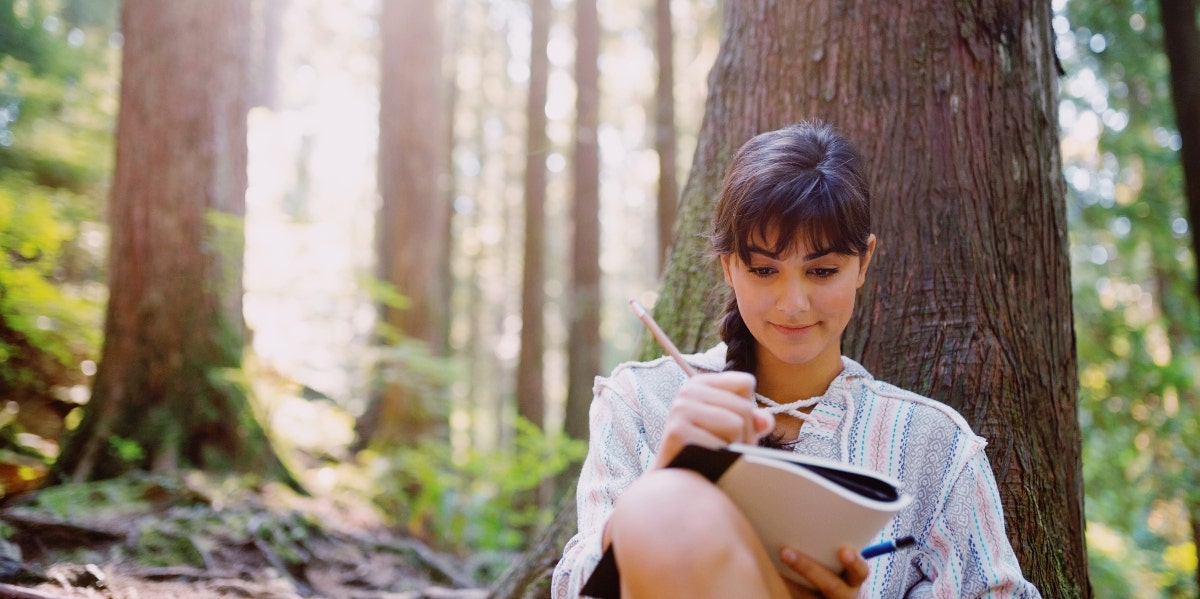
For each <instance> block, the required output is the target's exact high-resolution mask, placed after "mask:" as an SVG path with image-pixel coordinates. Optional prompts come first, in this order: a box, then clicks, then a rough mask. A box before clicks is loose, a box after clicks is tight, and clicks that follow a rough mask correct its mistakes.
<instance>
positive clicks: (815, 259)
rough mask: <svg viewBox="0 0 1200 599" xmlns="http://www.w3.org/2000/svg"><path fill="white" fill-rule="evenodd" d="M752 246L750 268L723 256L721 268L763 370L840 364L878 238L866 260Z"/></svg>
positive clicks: (801, 248)
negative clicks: (857, 296) (846, 332)
mask: <svg viewBox="0 0 1200 599" xmlns="http://www.w3.org/2000/svg"><path fill="white" fill-rule="evenodd" d="M751 244H752V246H753V250H752V251H751V252H750V263H749V264H746V263H743V262H742V260H741V259H740V258H739V257H738V256H737V254H728V255H723V256H721V266H722V268H723V269H724V271H725V282H726V283H728V284H729V286H730V287H732V288H733V293H734V296H735V297H736V298H737V305H738V309H739V310H740V311H741V313H742V319H743V320H745V322H746V326H747V327H748V328H749V329H750V332H751V333H752V334H753V335H754V338H755V340H756V341H757V342H758V347H757V352H756V353H757V358H758V364H759V367H760V368H762V367H771V366H772V365H775V364H778V365H781V366H782V365H792V366H799V365H825V366H829V365H832V364H834V362H835V361H836V364H837V365H840V364H841V351H842V346H841V340H842V332H843V331H844V330H845V329H846V325H847V324H848V323H849V322H850V315H851V313H852V312H853V311H854V297H855V294H856V293H857V291H858V288H859V287H861V286H862V284H863V281H864V280H865V277H866V275H867V267H868V266H870V263H871V256H872V254H874V252H875V236H874V235H872V236H871V237H870V239H869V240H868V242H867V251H866V253H864V254H863V255H860V256H852V255H847V254H837V253H832V252H825V253H823V252H821V251H819V250H814V249H813V248H810V247H807V246H806V245H805V244H804V243H797V244H796V245H795V246H794V247H793V248H792V250H791V251H790V252H789V253H788V254H787V255H782V256H772V255H771V252H770V251H769V250H766V249H763V248H771V247H775V244H774V239H761V240H760V239H753V240H751Z"/></svg>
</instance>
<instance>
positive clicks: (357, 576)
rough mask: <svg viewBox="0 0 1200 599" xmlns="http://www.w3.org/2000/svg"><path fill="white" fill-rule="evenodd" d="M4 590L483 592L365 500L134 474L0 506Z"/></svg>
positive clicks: (463, 569) (29, 598) (401, 598)
mask: <svg viewBox="0 0 1200 599" xmlns="http://www.w3.org/2000/svg"><path fill="white" fill-rule="evenodd" d="M0 521H2V524H0V526H3V527H5V528H6V530H4V531H3V532H4V533H5V534H4V535H3V537H7V539H8V540H7V541H0V598H15V599H39V598H50V597H53V598H63V599H67V598H76V597H90V598H109V599H145V598H153V597H189V598H197V599H207V598H210V597H211V598H215V597H253V598H261V599H293V598H296V599H299V598H311V597H328V598H332V599H376V598H378V599H385V598H386V599H421V598H429V599H483V598H484V597H486V596H487V591H486V590H485V588H484V587H483V585H482V584H481V583H480V582H479V581H477V580H476V579H475V578H473V573H472V571H471V566H470V564H469V562H468V560H465V559H460V558H455V557H453V556H449V555H446V554H444V553H439V552H437V551H434V550H432V549H431V548H429V547H428V546H427V545H426V544H424V543H422V542H420V541H419V540H417V539H414V538H411V537H408V536H405V535H401V534H398V533H396V532H394V531H393V530H392V529H391V528H389V527H388V526H387V525H386V524H385V521H384V519H383V518H382V517H381V516H380V514H379V513H378V512H377V511H376V510H375V509H374V508H373V507H372V506H370V505H368V504H366V503H361V502H356V501H354V500H348V499H346V498H332V497H324V498H320V497H313V496H306V495H301V494H298V493H296V492H294V491H292V490H291V489H289V488H287V487H285V486H283V485H278V484H274V483H267V484H260V485H253V484H247V483H246V481H245V479H244V478H243V479H232V478H230V479H225V480H216V479H211V478H208V477H206V476H204V475H202V474H200V473H192V474H188V475H185V476H179V477H162V476H149V475H144V474H143V475H131V476H127V477H124V478H120V479H114V480H110V481H104V482H99V483H87V484H69V485H59V486H56V487H50V488H47V489H44V490H42V491H38V492H35V493H32V494H29V495H28V496H26V497H23V498H21V499H20V500H19V501H17V502H15V503H10V504H9V505H6V506H5V507H3V508H2V509H0Z"/></svg>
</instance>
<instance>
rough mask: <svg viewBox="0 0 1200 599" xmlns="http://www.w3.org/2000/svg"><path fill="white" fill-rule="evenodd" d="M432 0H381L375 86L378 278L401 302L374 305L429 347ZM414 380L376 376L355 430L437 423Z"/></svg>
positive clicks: (421, 429)
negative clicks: (377, 387) (409, 384)
mask: <svg viewBox="0 0 1200 599" xmlns="http://www.w3.org/2000/svg"><path fill="white" fill-rule="evenodd" d="M438 4H439V3H437V2H435V1H434V0H384V1H383V2H382V5H381V11H380V17H379V20H380V39H381V43H382V50H381V51H382V57H381V63H380V65H381V70H380V86H379V87H380V94H379V192H380V196H381V198H382V206H381V208H380V211H379V217H378V228H377V243H378V248H379V277H380V279H381V280H382V281H383V282H385V283H390V284H391V285H393V286H394V287H395V288H396V290H397V291H399V292H400V294H402V295H403V296H405V297H406V298H407V300H408V305H407V306H406V307H403V308H399V307H396V306H383V307H382V308H381V311H382V316H383V321H384V323H385V324H386V325H387V326H389V327H390V328H392V329H393V330H394V331H395V332H397V333H399V335H400V336H401V337H403V338H406V339H413V340H418V341H422V342H424V343H425V344H426V346H427V347H428V349H429V352H430V353H431V354H434V355H439V354H441V353H442V352H443V351H444V350H445V346H446V340H445V338H444V334H445V331H446V327H445V320H446V318H447V304H446V302H445V297H446V296H445V293H444V291H443V287H444V285H446V281H448V280H449V275H448V273H446V272H445V267H446V264H445V260H444V259H443V258H444V256H445V254H446V250H445V248H446V245H447V243H448V242H449V240H448V239H446V234H447V232H448V229H447V227H446V224H445V220H446V219H447V218H448V216H449V213H448V211H447V210H445V207H444V200H445V196H444V194H443V193H442V185H443V177H445V175H446V165H445V164H444V161H445V159H446V156H447V155H448V154H447V151H446V150H445V149H444V147H443V144H445V143H446V141H447V136H446V127H447V125H446V114H445V112H444V105H443V98H444V97H445V85H444V83H443V75H442V52H443V46H442V37H443V36H442V29H441V24H440V20H439V18H438V13H437V7H438ZM428 403H429V402H428V401H423V400H422V397H421V395H420V394H419V393H418V392H417V391H416V390H413V389H409V388H405V387H403V386H401V385H399V384H396V383H394V382H385V383H384V385H383V388H382V391H381V393H380V395H379V397H377V398H374V400H373V402H372V406H370V407H369V408H368V410H367V413H366V415H365V416H364V417H362V418H360V420H359V426H358V433H359V436H360V439H362V440H363V441H365V442H367V443H370V444H378V445H382V446H387V445H394V444H398V443H404V444H411V443H413V442H415V441H416V440H417V439H419V438H420V437H422V436H424V435H428V434H429V433H430V432H431V431H432V430H433V429H434V428H435V426H436V424H437V421H438V419H437V417H436V416H435V415H434V413H433V410H431V409H430V406H429V405H427V404H428Z"/></svg>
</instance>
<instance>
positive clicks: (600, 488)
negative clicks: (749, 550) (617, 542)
mask: <svg viewBox="0 0 1200 599" xmlns="http://www.w3.org/2000/svg"><path fill="white" fill-rule="evenodd" d="M622 379H623V380H622ZM623 394H624V397H623V396H622V395H623ZM636 397H637V389H636V387H635V386H634V385H633V384H632V377H621V376H618V377H614V378H611V379H606V378H598V379H597V381H596V387H595V396H594V398H593V399H592V405H591V408H590V409H589V431H590V433H589V441H588V454H587V458H585V459H584V462H583V468H582V469H581V471H580V474H579V483H578V486H577V488H576V497H575V501H576V505H577V508H578V518H579V530H578V532H577V533H576V534H575V536H574V537H572V538H571V540H570V541H568V542H567V545H566V547H565V548H564V549H563V556H562V558H561V559H560V560H559V562H558V564H557V565H556V566H555V568H554V577H553V582H552V585H551V595H552V597H553V598H554V599H567V598H575V597H579V589H580V588H582V587H583V583H584V582H585V581H586V580H587V577H588V576H589V575H590V574H591V572H592V570H594V569H595V567H596V564H597V563H598V562H599V561H600V556H601V555H602V553H603V552H602V550H601V546H600V545H601V538H602V536H603V532H604V524H605V522H607V521H608V516H609V514H611V513H612V510H613V504H614V503H615V502H616V500H617V496H618V495H620V493H621V492H622V491H624V490H625V488H626V487H628V486H629V485H630V484H632V483H633V481H634V480H636V479H637V477H639V476H641V474H642V472H644V471H645V469H646V464H648V463H649V459H650V456H652V455H653V454H652V453H651V452H652V448H650V447H649V443H648V442H647V439H646V437H645V434H644V430H645V427H644V426H643V425H642V423H641V415H640V414H639V413H638V412H637V411H636V410H634V409H633V408H632V407H630V404H629V402H628V401H627V400H626V398H636Z"/></svg>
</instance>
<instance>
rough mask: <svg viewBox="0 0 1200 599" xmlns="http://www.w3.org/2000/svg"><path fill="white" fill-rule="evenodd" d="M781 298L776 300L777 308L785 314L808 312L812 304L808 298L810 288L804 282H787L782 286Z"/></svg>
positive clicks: (794, 280)
mask: <svg viewBox="0 0 1200 599" xmlns="http://www.w3.org/2000/svg"><path fill="white" fill-rule="evenodd" d="M781 287H782V289H781V291H780V294H779V297H777V298H776V300H775V308H776V309H777V310H779V311H780V312H782V313H784V314H789V315H791V314H799V313H802V312H806V311H808V309H809V307H810V306H811V302H810V300H809V297H808V291H809V290H808V286H807V285H805V284H804V281H803V280H796V279H793V280H790V281H785V282H784V284H783V285H782V286H781Z"/></svg>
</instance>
